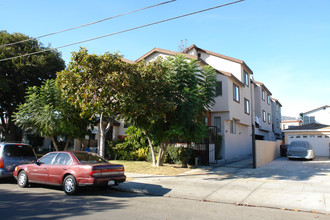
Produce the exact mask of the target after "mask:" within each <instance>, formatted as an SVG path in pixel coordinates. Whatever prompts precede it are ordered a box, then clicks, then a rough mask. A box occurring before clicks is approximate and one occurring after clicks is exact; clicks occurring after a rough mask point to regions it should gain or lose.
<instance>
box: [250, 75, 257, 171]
mask: <svg viewBox="0 0 330 220" xmlns="http://www.w3.org/2000/svg"><path fill="white" fill-rule="evenodd" d="M250 82H251V83H250V85H251V129H252V166H253V168H254V169H256V168H257V155H256V138H255V126H254V120H253V119H254V117H255V105H254V102H253V101H254V100H253V97H254V82H253V80H252V79H251V80H250ZM252 87H253V88H252ZM252 109H253V111H252Z"/></svg>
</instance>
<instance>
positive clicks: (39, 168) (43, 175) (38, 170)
mask: <svg viewBox="0 0 330 220" xmlns="http://www.w3.org/2000/svg"><path fill="white" fill-rule="evenodd" d="M56 155H57V153H49V154H46V155H45V156H43V157H42V158H40V160H38V163H37V164H33V166H31V167H30V168H29V170H28V178H29V180H30V181H31V182H38V183H48V174H49V167H50V166H51V163H52V161H53V160H54V158H55V156H56Z"/></svg>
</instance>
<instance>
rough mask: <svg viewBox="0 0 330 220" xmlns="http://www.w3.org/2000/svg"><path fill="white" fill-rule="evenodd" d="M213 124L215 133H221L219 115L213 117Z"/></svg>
mask: <svg viewBox="0 0 330 220" xmlns="http://www.w3.org/2000/svg"><path fill="white" fill-rule="evenodd" d="M214 126H215V127H216V128H217V133H221V117H214Z"/></svg>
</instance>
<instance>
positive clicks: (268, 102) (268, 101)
mask: <svg viewBox="0 0 330 220" xmlns="http://www.w3.org/2000/svg"><path fill="white" fill-rule="evenodd" d="M267 104H268V105H270V96H269V95H267Z"/></svg>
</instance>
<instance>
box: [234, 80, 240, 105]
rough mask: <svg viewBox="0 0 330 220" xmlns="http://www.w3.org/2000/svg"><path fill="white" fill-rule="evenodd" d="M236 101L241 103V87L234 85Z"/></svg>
mask: <svg viewBox="0 0 330 220" xmlns="http://www.w3.org/2000/svg"><path fill="white" fill-rule="evenodd" d="M233 87H234V101H236V102H239V87H238V86H237V85H236V84H234V86H233Z"/></svg>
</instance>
